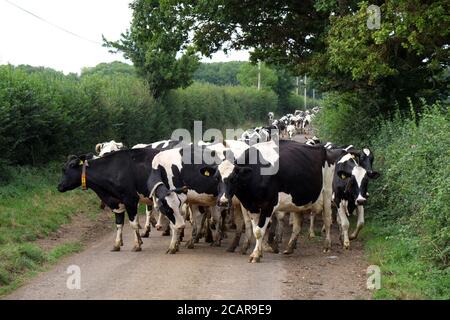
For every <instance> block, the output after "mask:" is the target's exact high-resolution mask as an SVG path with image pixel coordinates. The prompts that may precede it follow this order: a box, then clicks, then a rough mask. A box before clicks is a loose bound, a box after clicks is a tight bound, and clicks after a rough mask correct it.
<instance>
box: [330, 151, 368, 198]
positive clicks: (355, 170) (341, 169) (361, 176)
mask: <svg viewBox="0 0 450 320" xmlns="http://www.w3.org/2000/svg"><path fill="white" fill-rule="evenodd" d="M335 170H336V174H337V176H338V179H340V180H341V181H342V182H343V183H344V184H345V193H347V194H349V195H350V196H351V198H352V199H355V205H363V204H365V203H366V201H367V198H368V196H369V194H368V192H367V187H368V183H369V176H368V174H367V171H366V169H364V168H363V167H362V166H360V165H358V163H357V162H356V159H355V156H354V155H352V154H350V153H347V154H345V155H344V156H343V157H342V158H341V159H340V160H339V161H338V162H337V164H336V169H335Z"/></svg>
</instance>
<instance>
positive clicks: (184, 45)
mask: <svg viewBox="0 0 450 320" xmlns="http://www.w3.org/2000/svg"><path fill="white" fill-rule="evenodd" d="M130 8H131V9H132V10H133V18H132V21H131V26H130V29H128V30H127V31H126V32H125V33H123V34H122V35H121V39H120V40H119V41H108V40H107V39H105V38H103V40H104V45H105V46H106V47H109V48H112V52H117V51H122V52H123V53H124V56H125V57H126V58H129V59H130V60H131V61H132V62H133V64H134V65H135V67H136V69H137V72H138V74H139V75H140V76H141V77H143V78H144V79H145V80H146V81H147V83H148V85H149V88H150V91H151V93H152V95H153V97H155V98H159V97H161V96H163V95H164V94H165V93H166V92H167V91H168V90H170V89H174V88H178V87H187V86H188V85H189V84H191V83H192V75H193V73H194V71H195V70H196V68H197V67H198V60H199V58H198V56H197V55H196V54H195V52H194V50H193V49H192V47H191V46H189V38H188V32H189V30H190V28H191V27H192V21H191V20H190V19H188V18H187V17H186V15H185V13H184V9H183V7H180V6H178V5H177V4H176V3H174V4H172V3H171V1H164V0H161V1H159V0H135V1H133V2H132V3H131V4H130Z"/></svg>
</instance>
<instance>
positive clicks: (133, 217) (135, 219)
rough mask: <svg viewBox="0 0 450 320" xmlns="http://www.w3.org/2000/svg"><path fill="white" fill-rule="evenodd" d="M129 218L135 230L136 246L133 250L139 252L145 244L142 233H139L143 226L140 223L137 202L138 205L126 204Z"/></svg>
mask: <svg viewBox="0 0 450 320" xmlns="http://www.w3.org/2000/svg"><path fill="white" fill-rule="evenodd" d="M126 208H127V213H128V219H129V220H130V226H131V229H132V230H133V232H134V247H133V249H132V251H135V252H138V251H142V248H141V245H142V244H143V242H142V239H141V235H140V234H139V229H140V228H141V226H140V224H139V215H138V214H137V204H136V205H130V206H128V205H126Z"/></svg>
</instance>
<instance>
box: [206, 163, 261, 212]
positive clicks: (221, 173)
mask: <svg viewBox="0 0 450 320" xmlns="http://www.w3.org/2000/svg"><path fill="white" fill-rule="evenodd" d="M251 172H252V169H251V168H249V167H241V166H238V165H236V164H234V163H233V162H231V161H230V160H228V159H227V160H224V161H223V162H222V163H220V164H219V165H218V166H206V167H205V168H203V169H202V170H201V171H200V173H201V174H203V175H207V176H209V175H213V176H214V178H215V179H216V180H217V182H218V184H217V189H218V195H217V205H218V206H219V207H231V204H232V199H233V196H234V195H235V193H236V189H237V187H238V186H245V185H246V184H247V183H248V182H249V180H250V179H251Z"/></svg>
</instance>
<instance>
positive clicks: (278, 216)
mask: <svg viewBox="0 0 450 320" xmlns="http://www.w3.org/2000/svg"><path fill="white" fill-rule="evenodd" d="M285 214H286V213H285V212H275V213H274V214H273V215H272V224H271V225H270V228H269V237H268V240H267V244H268V245H269V246H270V248H271V251H272V252H273V253H278V252H279V248H278V244H279V243H281V241H282V237H283V227H284V216H285Z"/></svg>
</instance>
